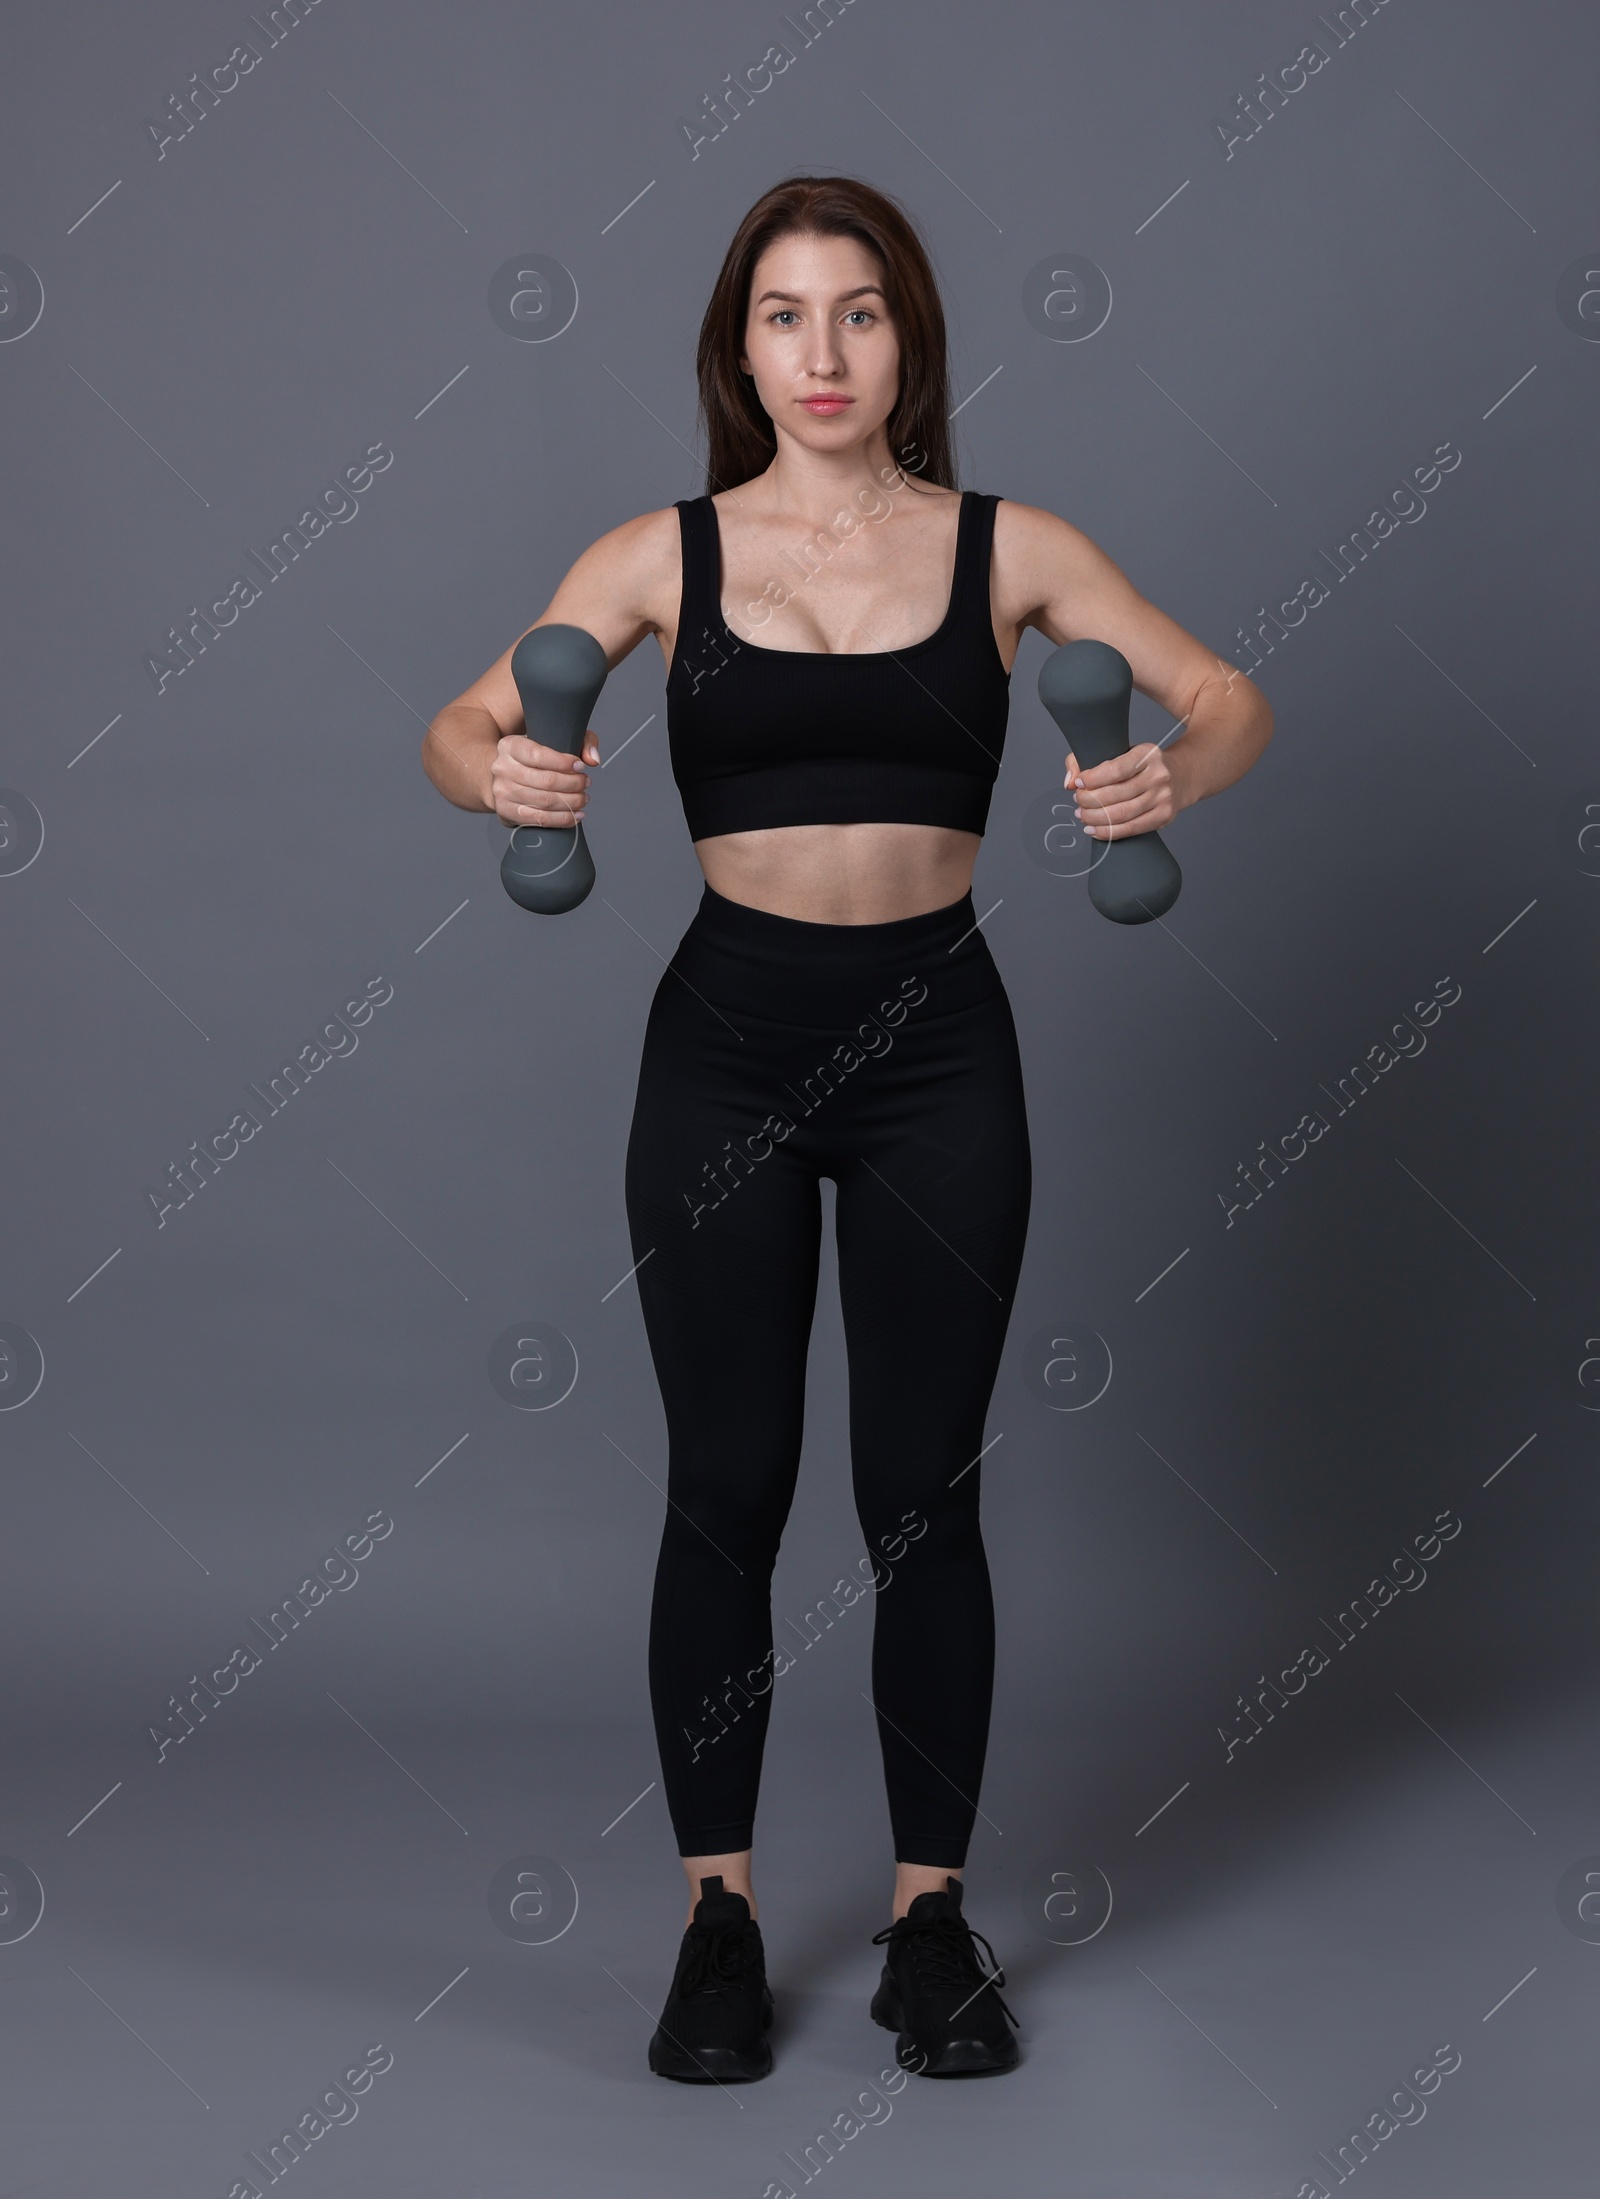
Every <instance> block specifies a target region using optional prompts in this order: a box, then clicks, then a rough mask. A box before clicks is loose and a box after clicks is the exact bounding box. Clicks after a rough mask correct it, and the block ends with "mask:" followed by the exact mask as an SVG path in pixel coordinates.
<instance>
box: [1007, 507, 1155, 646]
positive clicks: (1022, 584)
mask: <svg viewBox="0 0 1600 2199" xmlns="http://www.w3.org/2000/svg"><path fill="white" fill-rule="evenodd" d="M993 567H994V579H995V594H996V596H997V598H999V599H1000V603H1001V605H1002V606H1003V609H1004V612H1005V615H1006V617H1007V618H1008V620H1011V621H1014V622H1015V623H1016V624H1017V625H1019V626H1026V625H1033V624H1036V623H1037V621H1038V618H1039V615H1040V614H1041V612H1047V611H1048V609H1049V606H1050V605H1051V604H1052V603H1054V602H1058V601H1059V600H1060V599H1061V596H1062V593H1063V590H1064V589H1069V590H1070V589H1073V588H1082V589H1084V590H1085V591H1096V590H1099V589H1103V588H1104V587H1105V586H1106V585H1107V584H1108V583H1110V582H1112V581H1113V579H1115V580H1118V581H1121V582H1122V584H1123V585H1124V586H1125V587H1126V586H1130V585H1131V584H1130V583H1129V582H1128V580H1127V577H1126V575H1125V574H1124V573H1123V572H1122V570H1121V568H1120V566H1118V565H1117V564H1116V563H1115V562H1114V560H1113V559H1111V558H1109V557H1108V556H1107V555H1106V553H1105V551H1104V550H1102V549H1101V548H1100V546H1099V544H1098V543H1096V542H1093V541H1091V540H1090V538H1089V536H1088V535H1086V534H1085V533H1084V532H1083V530H1082V528H1081V527H1075V526H1073V524H1072V522H1071V521H1070V520H1068V519H1062V518H1061V517H1060V516H1059V515H1058V514H1057V513H1055V512H1050V511H1046V510H1045V509H1044V508H1043V506H1042V505H1039V504H1021V503H1017V502H1015V501H1014V500H1013V499H1012V498H1011V497H1009V496H1003V497H1002V498H1001V499H1000V502H999V503H998V504H997V505H996V506H995V514H994V553H993Z"/></svg>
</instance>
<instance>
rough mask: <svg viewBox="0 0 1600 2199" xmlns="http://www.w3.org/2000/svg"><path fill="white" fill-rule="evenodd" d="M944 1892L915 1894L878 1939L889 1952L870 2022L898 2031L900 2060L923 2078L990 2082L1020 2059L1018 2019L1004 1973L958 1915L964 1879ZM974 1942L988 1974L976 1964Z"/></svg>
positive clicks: (985, 1944) (876, 1944) (877, 1944)
mask: <svg viewBox="0 0 1600 2199" xmlns="http://www.w3.org/2000/svg"><path fill="white" fill-rule="evenodd" d="M945 1885H946V1887H947V1889H948V1891H947V1892H945V1893H942V1894H938V1893H929V1894H918V1895H917V1897H916V1899H915V1900H914V1901H913V1902H912V1904H911V1907H910V1908H909V1910H907V1912H906V1914H905V1915H904V1916H903V1917H899V1918H897V1919H896V1920H895V1922H894V1923H893V1924H891V1925H890V1926H889V1927H888V1928H887V1930H885V1931H882V1932H878V1933H876V1934H875V1935H874V1937H873V1941H872V1944H873V1946H874V1947H881V1946H883V1945H884V1944H885V1942H887V1944H888V1949H889V1952H888V1956H887V1958H886V1960H885V1962H884V1965H883V1980H882V1983H881V1984H880V1985H879V1987H878V1990H877V1991H876V1993H874V1994H873V1996H872V2017H873V2021H874V2022H875V2023H881V2024H882V2025H883V2027H884V2029H885V2030H887V2031H898V2032H899V2034H900V2036H899V2038H898V2040H897V2041H896V2042H895V2059H896V2060H897V2061H898V2062H899V2063H900V2065H901V2067H902V2068H904V2069H912V2070H915V2071H916V2072H917V2074H918V2075H919V2076H923V2077H987V2076H993V2075H995V2074H996V2073H997V2072H998V2071H1000V2070H1002V2069H1015V2068H1016V2066H1017V2064H1018V2062H1019V2061H1020V2060H1021V2059H1022V2056H1021V2053H1020V2052H1019V2050H1018V2047H1017V2041H1016V2035H1015V2033H1014V2032H1013V2031H1012V2029H1011V2025H1012V2024H1013V2023H1015V2022H1016V2020H1017V2019H1016V2017H1015V2016H1013V2015H1012V2014H1011V2011H1010V2009H1009V2008H1007V2006H1006V2004H1005V2002H1004V2001H1003V2000H1002V1999H1001V1998H1000V1987H1001V1986H1002V1985H1004V1983H1005V1981H1006V1974H1005V1972H1004V1971H1003V1970H1002V1969H1001V1968H1000V1965H999V1964H998V1962H996V1961H995V1952H994V1949H993V1948H992V1947H991V1946H990V1945H989V1942H988V1941H987V1940H986V1939H985V1938H984V1937H983V1934H982V1933H981V1932H974V1931H973V1929H972V1926H971V1925H970V1924H969V1923H968V1922H967V1920H966V1918H965V1917H964V1916H963V1915H962V1914H961V1881H960V1879H959V1878H947V1879H946V1880H945ZM974 1940H976V1941H978V1942H979V1943H980V1944H981V1945H982V1947H983V1950H984V1952H985V1953H986V1954H987V1955H988V1957H989V1961H990V1964H991V1965H992V1967H991V1968H990V1969H988V1970H985V1969H984V1968H983V1967H982V1965H981V1964H980V1963H979V1961H978V1953H977V1948H976V1947H975V1946H974V1945H973V1942H974ZM1008 2017H1009V2018H1010V2022H1008V2021H1007V2018H1008Z"/></svg>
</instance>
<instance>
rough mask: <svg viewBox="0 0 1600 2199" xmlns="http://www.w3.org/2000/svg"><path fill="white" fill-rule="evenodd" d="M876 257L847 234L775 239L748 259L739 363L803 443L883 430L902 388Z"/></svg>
mask: <svg viewBox="0 0 1600 2199" xmlns="http://www.w3.org/2000/svg"><path fill="white" fill-rule="evenodd" d="M883 280H884V269H883V263H882V262H881V261H880V260H879V258H878V256H877V254H876V253H875V252H872V251H869V250H868V248H867V247H866V245H864V244H862V243H861V242H860V241H859V240H858V239H856V238H855V237H780V238H779V239H778V240H777V242H776V243H774V244H771V245H769V246H768V248H767V250H766V251H765V252H763V253H762V255H761V257H760V259H759V260H758V261H757V262H756V266H755V273H754V275H753V276H752V278H751V283H750V310H749V312H748V314H747V315H746V318H745V349H744V351H743V352H742V353H741V355H740V359H739V365H740V367H741V368H742V369H743V371H744V372H745V373H747V374H753V375H754V377H755V384H756V395H757V396H758V397H759V399H760V401H761V404H762V406H763V407H764V409H765V411H766V413H767V416H768V418H769V419H770V420H771V421H772V424H773V426H774V427H775V428H777V429H778V430H779V432H780V433H781V434H787V435H790V436H792V437H793V438H794V439H795V441H796V442H798V443H801V444H803V445H804V446H805V447H806V448H807V449H808V450H813V451H818V452H824V451H840V450H849V449H855V448H858V447H859V446H860V445H861V444H863V443H867V442H870V441H871V440H872V439H873V437H875V436H881V434H882V430H883V423H884V422H885V421H886V420H887V419H888V417H889V415H890V413H891V412H892V411H893V410H894V404H895V399H896V397H897V396H898V395H899V390H900V344H899V339H898V337H897V336H896V334H895V331H894V326H893V324H892V322H891V321H890V319H889V308H888V302H887V300H886V299H885V297H884V292H883Z"/></svg>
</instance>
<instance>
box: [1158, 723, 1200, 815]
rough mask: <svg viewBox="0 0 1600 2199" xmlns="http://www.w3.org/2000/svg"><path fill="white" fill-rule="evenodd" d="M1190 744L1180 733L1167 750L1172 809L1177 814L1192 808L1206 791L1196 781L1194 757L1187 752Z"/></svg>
mask: <svg viewBox="0 0 1600 2199" xmlns="http://www.w3.org/2000/svg"><path fill="white" fill-rule="evenodd" d="M1188 745H1189V744H1188V741H1187V739H1186V737H1185V736H1184V735H1183V734H1179V736H1178V738H1177V739H1176V740H1175V741H1174V742H1173V744H1172V746H1171V747H1170V748H1169V749H1168V750H1167V779H1168V783H1169V785H1170V787H1171V790H1172V809H1173V814H1174V815H1175V816H1176V814H1177V813H1178V811H1179V810H1183V809H1190V808H1192V807H1193V805H1194V804H1195V803H1196V802H1198V801H1199V800H1200V799H1201V797H1202V796H1203V795H1204V793H1205V791H1206V790H1205V788H1204V787H1203V786H1201V785H1199V784H1197V783H1196V779H1195V775H1194V769H1193V765H1194V758H1193V756H1192V755H1190V754H1187V753H1185V752H1186V750H1187V749H1188Z"/></svg>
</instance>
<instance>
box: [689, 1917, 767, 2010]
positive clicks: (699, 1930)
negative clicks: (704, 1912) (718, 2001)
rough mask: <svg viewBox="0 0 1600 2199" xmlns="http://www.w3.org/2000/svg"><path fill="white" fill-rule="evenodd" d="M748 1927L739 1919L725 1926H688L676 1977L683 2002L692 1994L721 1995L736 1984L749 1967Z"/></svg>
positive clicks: (745, 1921) (749, 1943)
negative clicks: (679, 1968) (685, 1952)
mask: <svg viewBox="0 0 1600 2199" xmlns="http://www.w3.org/2000/svg"><path fill="white" fill-rule="evenodd" d="M751 1954H752V1947H751V1940H750V1925H749V1922H748V1921H747V1920H745V1919H743V1918H740V1919H738V1920H730V1921H729V1922H727V1923H725V1924H691V1925H690V1927H689V1950H688V1953H687V1954H686V1955H685V1956H684V1958H683V1968H682V1970H681V1971H680V1972H679V1974H678V1991H679V1993H680V1995H682V1997H683V1998H684V1999H685V2000H687V1999H688V1998H689V1996H690V1995H691V1994H692V1993H723V1992H726V1991H727V1990H728V1988H729V1987H730V1986H732V1985H736V1984H737V1983H738V1982H739V1980H740V1979H741V1978H742V1977H743V1976H744V1975H745V1973H746V1971H747V1970H748V1969H749V1967H750V1960H751Z"/></svg>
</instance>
